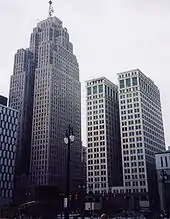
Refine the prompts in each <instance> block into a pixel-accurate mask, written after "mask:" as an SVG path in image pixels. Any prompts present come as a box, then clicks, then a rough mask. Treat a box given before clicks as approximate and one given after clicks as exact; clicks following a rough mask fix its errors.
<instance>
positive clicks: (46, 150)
mask: <svg viewBox="0 0 170 219" xmlns="http://www.w3.org/2000/svg"><path fill="white" fill-rule="evenodd" d="M49 3H50V10H49V17H48V18H47V19H46V20H44V21H41V22H39V23H38V24H37V27H35V28H34V29H33V33H32V34H31V39H30V46H29V49H26V50H24V49H20V50H18V51H17V54H16V55H15V61H14V72H13V75H12V76H11V85H10V98H9V105H10V107H12V108H14V109H17V110H19V136H18V151H17V173H18V174H19V175H20V176H21V175H23V174H29V176H30V181H31V184H32V185H38V186H39V185H49V186H50V185H51V186H58V187H59V188H60V189H61V190H64V189H65V182H66V170H67V166H66V163H67V162H66V160H67V146H66V145H65V144H64V136H65V132H66V129H67V127H68V124H71V126H73V129H74V136H75V141H74V143H73V144H72V146H71V164H70V165H71V179H70V181H71V189H73V188H74V189H76V188H77V187H78V185H79V182H81V180H82V179H81V177H82V173H81V169H82V166H81V165H82V164H81V84H80V81H79V66H78V62H77V59H76V56H75V55H74V53H73V45H72V43H71V42H70V40H69V33H68V31H67V29H66V28H64V27H63V25H62V22H61V21H60V20H59V19H58V18H57V17H52V16H51V15H52V6H51V5H52V2H51V1H50V2H49Z"/></svg>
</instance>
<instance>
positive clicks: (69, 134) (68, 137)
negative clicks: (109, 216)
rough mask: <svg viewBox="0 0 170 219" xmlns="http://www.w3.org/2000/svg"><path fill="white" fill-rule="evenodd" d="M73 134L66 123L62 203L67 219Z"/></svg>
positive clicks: (71, 128) (67, 218)
mask: <svg viewBox="0 0 170 219" xmlns="http://www.w3.org/2000/svg"><path fill="white" fill-rule="evenodd" d="M74 138H75V137H74V135H73V127H71V126H70V124H69V125H68V129H67V130H66V134H65V138H64V142H65V144H66V145H68V149H67V179H66V180H67V181H66V198H65V199H64V205H65V208H66V209H65V218H66V219H69V193H70V146H71V142H73V141H74Z"/></svg>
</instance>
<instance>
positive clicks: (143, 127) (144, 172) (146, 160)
mask: <svg viewBox="0 0 170 219" xmlns="http://www.w3.org/2000/svg"><path fill="white" fill-rule="evenodd" d="M118 77H119V107H120V122H121V148H122V160H123V181H124V187H125V188H126V192H130V193H138V194H139V193H140V195H139V197H138V198H140V204H141V205H142V204H144V205H145V206H146V207H147V206H149V204H150V207H152V205H154V203H153V202H154V197H155V196H154V195H155V194H156V185H155V182H156V171H155V153H159V152H162V151H165V139H164V129H163V122H162V111H161V102H160V92H159V89H158V87H157V86H156V85H155V84H154V82H153V81H152V80H151V79H149V78H148V77H146V76H145V75H144V74H143V73H142V72H141V71H140V70H139V69H135V70H132V71H128V72H123V73H119V74H118ZM155 200H156V199H155ZM149 201H150V203H149Z"/></svg>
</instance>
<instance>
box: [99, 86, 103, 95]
mask: <svg viewBox="0 0 170 219" xmlns="http://www.w3.org/2000/svg"><path fill="white" fill-rule="evenodd" d="M99 93H103V85H102V84H101V85H99Z"/></svg>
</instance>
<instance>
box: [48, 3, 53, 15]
mask: <svg viewBox="0 0 170 219" xmlns="http://www.w3.org/2000/svg"><path fill="white" fill-rule="evenodd" d="M48 3H49V12H48V16H49V17H52V15H53V12H54V9H53V5H52V4H53V2H52V1H51V0H50V1H49V2H48Z"/></svg>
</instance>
